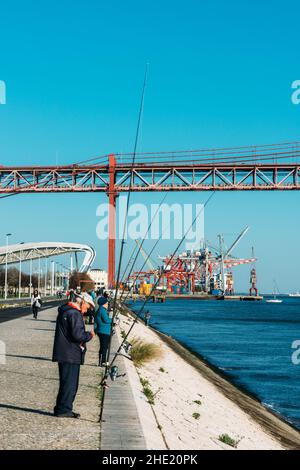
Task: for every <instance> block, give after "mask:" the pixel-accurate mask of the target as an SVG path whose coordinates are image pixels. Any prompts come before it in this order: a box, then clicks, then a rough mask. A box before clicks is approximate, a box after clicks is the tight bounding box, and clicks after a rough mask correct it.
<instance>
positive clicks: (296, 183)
mask: <svg viewBox="0 0 300 470" xmlns="http://www.w3.org/2000/svg"><path fill="white" fill-rule="evenodd" d="M111 163H112V160H111V159H110V163H109V164H108V165H105V166H103V165H101V166H81V167H77V166H70V167H35V168H30V167H18V168H16V167H14V168H8V167H2V168H0V193H14V192H18V193H19V192H22V193H32V192H43V193H47V192H105V193H111V194H112V192H113V191H114V192H115V193H116V194H117V193H119V192H127V191H129V188H130V179H131V176H132V188H131V189H132V191H137V192H138V191H212V190H213V191H225V190H228V191H241V190H242V191H253V190H263V191H270V190H271V191H272V190H285V191H286V190H299V189H300V178H299V177H300V163H298V164H286V163H285V164H274V165H272V164H263V165H258V164H251V165H249V164H247V165H246V164H242V165H241V164H239V165H237V164H231V165H230V164H226V165H224V164H223V165H220V164H210V165H208V164H205V165H201V164H189V165H182V164H181V165H176V164H175V163H174V164H172V165H170V164H168V165H163V164H157V163H154V164H152V165H151V164H147V165H145V164H140V163H137V164H136V165H134V167H133V168H132V167H131V166H128V165H120V164H118V163H114V165H113V173H112V165H111ZM112 175H113V178H114V185H113V186H112V179H111V177H112Z"/></svg>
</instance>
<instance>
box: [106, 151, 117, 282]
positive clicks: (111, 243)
mask: <svg viewBox="0 0 300 470" xmlns="http://www.w3.org/2000/svg"><path fill="white" fill-rule="evenodd" d="M115 167H116V160H115V156H114V155H110V156H109V187H108V191H107V195H108V200H109V209H108V287H109V289H113V288H114V287H115V269H116V253H115V251H116V200H117V197H118V194H117V192H116V190H115V173H116V168H115Z"/></svg>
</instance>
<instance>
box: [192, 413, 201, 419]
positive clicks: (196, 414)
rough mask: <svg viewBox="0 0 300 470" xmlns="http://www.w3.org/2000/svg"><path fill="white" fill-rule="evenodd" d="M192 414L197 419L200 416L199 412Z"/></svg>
mask: <svg viewBox="0 0 300 470" xmlns="http://www.w3.org/2000/svg"><path fill="white" fill-rule="evenodd" d="M192 416H193V418H195V419H199V418H200V413H193V414H192Z"/></svg>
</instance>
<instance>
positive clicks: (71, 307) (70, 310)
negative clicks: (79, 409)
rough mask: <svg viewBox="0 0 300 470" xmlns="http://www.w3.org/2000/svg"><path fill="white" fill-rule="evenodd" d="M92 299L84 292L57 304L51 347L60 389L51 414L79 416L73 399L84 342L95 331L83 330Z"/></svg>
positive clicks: (91, 305) (82, 359)
mask: <svg viewBox="0 0 300 470" xmlns="http://www.w3.org/2000/svg"><path fill="white" fill-rule="evenodd" d="M94 307H95V304H94V302H93V299H92V298H91V296H90V295H88V294H87V293H85V292H84V293H82V294H78V293H76V294H75V299H74V301H73V302H68V303H67V304H65V305H62V306H60V307H59V308H58V316H57V319H56V330H55V338H54V347H53V358H52V360H53V362H58V369H59V391H58V395H57V399H56V406H55V407H54V415H55V416H57V417H60V418H79V417H80V415H79V413H74V412H73V402H74V400H75V397H76V393H77V390H78V383H79V372H80V365H81V364H83V361H84V353H85V351H86V347H85V343H87V342H88V341H90V340H91V339H92V338H93V336H94V332H93V331H92V332H88V331H85V325H84V320H83V315H84V314H85V313H86V312H87V311H88V309H89V308H94Z"/></svg>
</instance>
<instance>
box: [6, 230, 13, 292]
mask: <svg viewBox="0 0 300 470" xmlns="http://www.w3.org/2000/svg"><path fill="white" fill-rule="evenodd" d="M11 235H12V234H11V233H7V234H6V254H5V282H4V298H5V300H6V299H7V287H8V286H7V257H8V237H10V236H11Z"/></svg>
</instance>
